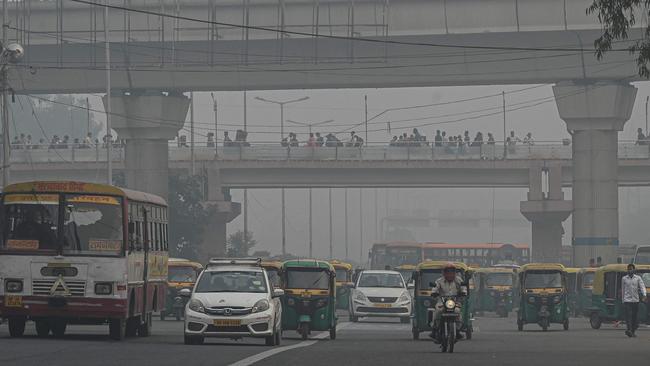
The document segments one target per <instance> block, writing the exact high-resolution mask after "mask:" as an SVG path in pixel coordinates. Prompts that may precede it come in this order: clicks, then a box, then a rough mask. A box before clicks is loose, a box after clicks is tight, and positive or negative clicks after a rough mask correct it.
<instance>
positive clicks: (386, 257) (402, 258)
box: [369, 241, 424, 269]
mask: <svg viewBox="0 0 650 366" xmlns="http://www.w3.org/2000/svg"><path fill="white" fill-rule="evenodd" d="M369 260H370V268H371V269H385V268H387V267H389V268H395V267H397V266H401V265H404V264H412V265H418V264H419V263H421V262H422V261H423V260H424V257H423V253H422V244H421V243H418V242H411V241H394V242H386V243H375V244H373V246H372V248H371V249H370V255H369Z"/></svg>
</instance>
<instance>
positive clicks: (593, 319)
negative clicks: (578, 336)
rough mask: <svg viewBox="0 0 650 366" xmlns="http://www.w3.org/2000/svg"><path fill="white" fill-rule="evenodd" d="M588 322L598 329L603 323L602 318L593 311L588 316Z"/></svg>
mask: <svg viewBox="0 0 650 366" xmlns="http://www.w3.org/2000/svg"><path fill="white" fill-rule="evenodd" d="M589 324H590V325H591V328H592V329H600V326H601V325H602V324H603V320H602V319H600V317H599V316H598V313H593V314H591V316H590V317H589Z"/></svg>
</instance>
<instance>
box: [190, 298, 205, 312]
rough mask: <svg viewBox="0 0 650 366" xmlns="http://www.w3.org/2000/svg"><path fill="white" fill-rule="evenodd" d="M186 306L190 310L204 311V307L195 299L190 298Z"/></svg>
mask: <svg viewBox="0 0 650 366" xmlns="http://www.w3.org/2000/svg"><path fill="white" fill-rule="evenodd" d="M188 307H189V308H190V310H192V311H196V312H197V313H205V307H204V306H203V303H202V302H200V301H199V300H197V299H192V300H190V303H189V305H188Z"/></svg>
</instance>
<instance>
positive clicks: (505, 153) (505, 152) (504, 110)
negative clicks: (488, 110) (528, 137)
mask: <svg viewBox="0 0 650 366" xmlns="http://www.w3.org/2000/svg"><path fill="white" fill-rule="evenodd" d="M501 99H502V100H503V158H504V159H505V158H506V157H507V156H508V142H507V141H506V140H507V139H508V136H507V132H506V92H505V91H502V92H501Z"/></svg>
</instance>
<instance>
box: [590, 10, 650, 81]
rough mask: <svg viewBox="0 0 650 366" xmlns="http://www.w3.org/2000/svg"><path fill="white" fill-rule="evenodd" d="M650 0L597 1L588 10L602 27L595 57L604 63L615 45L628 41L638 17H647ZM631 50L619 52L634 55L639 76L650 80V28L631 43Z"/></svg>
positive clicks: (649, 26) (596, 44) (595, 43)
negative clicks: (594, 15)
mask: <svg viewBox="0 0 650 366" xmlns="http://www.w3.org/2000/svg"><path fill="white" fill-rule="evenodd" d="M649 6H650V0H594V1H593V3H592V4H591V5H590V6H589V7H588V8H587V14H596V15H597V17H598V20H599V21H600V23H601V24H602V26H603V33H602V35H601V36H600V37H599V38H598V39H596V41H594V46H595V47H596V57H598V59H599V60H600V59H602V58H603V56H604V55H605V53H606V52H608V51H612V50H613V47H612V44H613V43H615V42H616V41H619V40H628V37H629V32H630V30H631V29H632V27H634V26H635V24H636V21H637V18H636V17H637V15H641V16H642V17H645V16H647V15H648V14H644V11H645V12H647V13H649V14H650V11H649V10H648V9H649V8H648V7H649ZM630 42H631V43H632V45H631V46H628V47H627V48H626V49H616V51H625V50H627V51H629V52H630V53H632V54H635V55H636V57H637V59H636V62H637V67H638V69H639V75H641V76H643V77H645V78H648V77H650V70H649V69H648V62H649V61H650V25H648V26H646V27H645V29H643V36H642V37H641V38H639V39H633V40H630Z"/></svg>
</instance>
